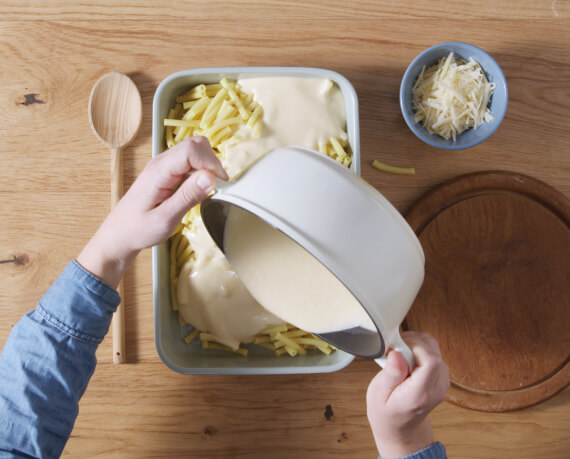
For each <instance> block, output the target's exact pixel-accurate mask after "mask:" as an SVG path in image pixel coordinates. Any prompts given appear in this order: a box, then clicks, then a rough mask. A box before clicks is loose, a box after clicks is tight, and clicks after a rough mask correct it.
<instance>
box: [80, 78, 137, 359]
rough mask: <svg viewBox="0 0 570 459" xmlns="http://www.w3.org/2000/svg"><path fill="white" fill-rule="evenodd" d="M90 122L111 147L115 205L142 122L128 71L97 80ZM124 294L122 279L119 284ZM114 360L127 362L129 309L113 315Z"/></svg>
mask: <svg viewBox="0 0 570 459" xmlns="http://www.w3.org/2000/svg"><path fill="white" fill-rule="evenodd" d="M89 122H90V123H91V128H92V129H93V132H94V133H95V135H96V136H97V137H98V138H99V140H101V142H103V143H104V144H105V145H107V146H108V147H109V148H110V149H111V208H113V207H114V206H115V204H117V202H119V199H121V197H122V195H123V148H125V147H126V146H127V145H128V144H129V143H130V142H132V140H133V139H134V138H135V136H136V135H137V132H138V131H139V128H140V125H141V122H142V100H141V95H140V93H139V91H138V89H137V87H136V85H135V84H134V83H133V81H132V80H131V79H130V78H129V77H128V76H126V75H124V74H122V73H119V72H110V73H107V74H105V75H103V76H102V77H101V78H99V79H98V80H97V82H96V83H95V85H94V86H93V89H92V90H91V96H90V97H89ZM117 290H118V292H119V295H120V296H121V298H124V287H123V282H122V281H121V282H120V284H119V286H118V288H117ZM112 330H113V362H114V363H124V362H125V360H126V359H125V357H126V356H125V311H124V307H123V303H122V302H121V304H119V307H118V309H117V312H115V314H114V315H113V321H112Z"/></svg>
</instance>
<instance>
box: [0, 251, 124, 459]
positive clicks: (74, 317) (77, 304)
mask: <svg viewBox="0 0 570 459" xmlns="http://www.w3.org/2000/svg"><path fill="white" fill-rule="evenodd" d="M119 302H120V298H119V295H118V293H117V292H116V291H115V290H114V289H112V288H111V287H109V286H108V285H106V284H105V283H103V282H102V281H101V280H99V279H98V278H96V277H95V276H93V275H92V274H90V273H88V272H87V271H86V270H84V269H83V268H82V267H81V266H80V265H79V264H78V263H77V262H75V261H72V262H70V263H69V264H68V265H67V267H66V268H65V270H64V271H63V273H62V274H61V275H60V276H59V277H58V278H57V279H56V281H55V282H54V283H53V284H52V286H51V287H50V288H49V289H48V291H47V292H46V294H45V295H44V296H43V298H42V299H41V300H40V302H39V303H38V305H37V307H36V309H35V310H33V311H31V312H29V313H28V314H26V315H25V316H24V317H22V319H21V320H20V321H19V322H18V323H17V324H16V325H15V326H14V328H13V329H12V332H11V333H10V336H9V338H8V340H7V341H6V344H5V346H4V350H3V351H2V354H1V355H0V381H1V383H0V457H41V458H53V457H59V456H60V455H61V453H62V451H63V448H64V446H65V443H66V442H67V439H68V438H69V435H70V434H71V430H72V428H73V424H74V422H75V418H76V417H77V414H78V402H79V399H80V398H81V396H82V395H83V393H84V392H85V388H86V387H87V383H88V381H89V379H90V378H91V375H92V374H93V372H94V370H95V364H96V358H95V351H96V349H97V346H98V345H99V343H100V342H101V341H102V340H103V337H104V336H105V334H106V333H107V331H108V329H109V325H110V323H111V317H112V315H113V312H114V311H115V310H116V308H117V306H118V304H119Z"/></svg>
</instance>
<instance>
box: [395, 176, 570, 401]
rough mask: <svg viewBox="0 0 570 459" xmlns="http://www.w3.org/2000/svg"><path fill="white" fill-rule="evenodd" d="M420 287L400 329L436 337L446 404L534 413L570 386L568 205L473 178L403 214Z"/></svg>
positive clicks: (515, 179)
mask: <svg viewBox="0 0 570 459" xmlns="http://www.w3.org/2000/svg"><path fill="white" fill-rule="evenodd" d="M406 218H407V220H408V222H409V223H410V225H411V226H412V228H413V229H414V230H415V231H416V234H417V235H418V237H419V239H420V241H421V243H422V246H423V249H424V252H425V256H426V277H425V281H424V284H423V286H422V289H421V290H420V292H419V294H418V297H417V299H416V301H415V303H414V305H413V306H412V308H411V309H410V312H409V314H408V316H407V317H406V321H405V323H404V328H407V329H410V330H418V331H426V332H428V333H430V334H431V335H432V336H434V337H435V338H436V339H437V340H438V342H439V344H440V348H441V352H442V355H443V358H444V360H445V361H446V362H447V363H448V365H449V367H450V372H451V383H452V384H451V388H450V390H449V391H448V394H447V398H448V401H450V402H452V403H455V404H457V405H460V406H463V407H466V408H471V409H475V410H481V411H511V410H516V409H520V408H525V407H528V406H530V405H533V404H536V403H539V402H541V401H543V400H545V399H547V398H549V397H551V396H552V395H554V394H556V393H557V392H559V391H561V390H562V389H564V388H565V387H566V386H567V385H568V384H569V382H570V359H569V354H570V201H569V200H568V199H567V198H566V197H565V196H564V195H562V194H561V193H560V192H558V191H556V190H555V189H553V188H551V187H550V186H548V185H546V184H545V183H543V182H540V181H538V180H536V179H533V178H531V177H527V176H524V175H520V174H515V173H510V172H495V171H493V172H479V173H474V174H468V175H464V176H461V177H458V178H456V179H453V180H451V181H449V182H447V183H444V184H442V185H440V186H438V187H436V188H435V189H433V190H431V191H430V192H428V193H427V194H426V195H425V196H424V197H422V198H421V199H420V200H419V201H418V202H417V203H416V204H415V205H414V206H413V207H412V208H411V209H410V211H409V213H408V214H407V216H406Z"/></svg>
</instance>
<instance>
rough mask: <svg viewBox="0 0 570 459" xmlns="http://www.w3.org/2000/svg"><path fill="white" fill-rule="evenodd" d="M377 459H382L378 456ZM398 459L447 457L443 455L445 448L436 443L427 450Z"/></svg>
mask: <svg viewBox="0 0 570 459" xmlns="http://www.w3.org/2000/svg"><path fill="white" fill-rule="evenodd" d="M378 459H382V457H381V456H378ZM399 459H447V455H446V453H445V446H443V444H441V443H440V442H438V441H437V442H435V443H434V444H433V445H430V446H428V447H427V448H424V449H422V450H420V451H416V452H415V453H412V454H409V455H407V456H402V457H400V458H399Z"/></svg>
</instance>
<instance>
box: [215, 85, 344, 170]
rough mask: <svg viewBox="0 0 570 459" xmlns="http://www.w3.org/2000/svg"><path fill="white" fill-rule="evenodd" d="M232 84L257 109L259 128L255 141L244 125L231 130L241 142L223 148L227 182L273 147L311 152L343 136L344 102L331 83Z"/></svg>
mask: <svg viewBox="0 0 570 459" xmlns="http://www.w3.org/2000/svg"><path fill="white" fill-rule="evenodd" d="M238 84H239V85H241V88H242V91H245V92H248V93H252V94H253V96H254V99H255V100H256V101H257V102H258V103H259V104H260V105H261V107H262V108H263V127H262V130H261V136H260V138H259V139H251V138H248V137H250V136H249V129H250V128H248V127H247V126H242V127H241V128H240V129H239V130H238V131H237V133H236V135H238V136H240V135H241V136H243V137H244V138H245V140H244V141H242V142H239V143H238V144H236V145H234V146H232V147H229V148H227V149H226V152H225V157H224V158H222V164H223V165H224V168H225V169H226V172H227V173H228V175H229V176H230V179H232V178H235V177H237V176H239V175H240V174H241V173H242V172H243V171H244V170H245V169H247V168H248V167H249V166H250V165H251V164H253V163H254V162H255V161H256V160H257V159H259V158H260V157H261V156H263V155H264V154H265V153H267V152H268V151H270V150H273V149H274V148H278V147H285V146H287V145H300V146H303V147H307V148H313V149H317V147H318V145H319V143H326V142H327V141H329V140H330V139H331V137H336V138H339V137H343V136H345V135H346V133H345V129H346V110H345V105H344V97H343V96H342V93H341V92H340V89H339V88H338V86H336V85H334V84H332V82H331V80H327V79H320V78H291V77H276V78H249V79H244V80H238Z"/></svg>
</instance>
